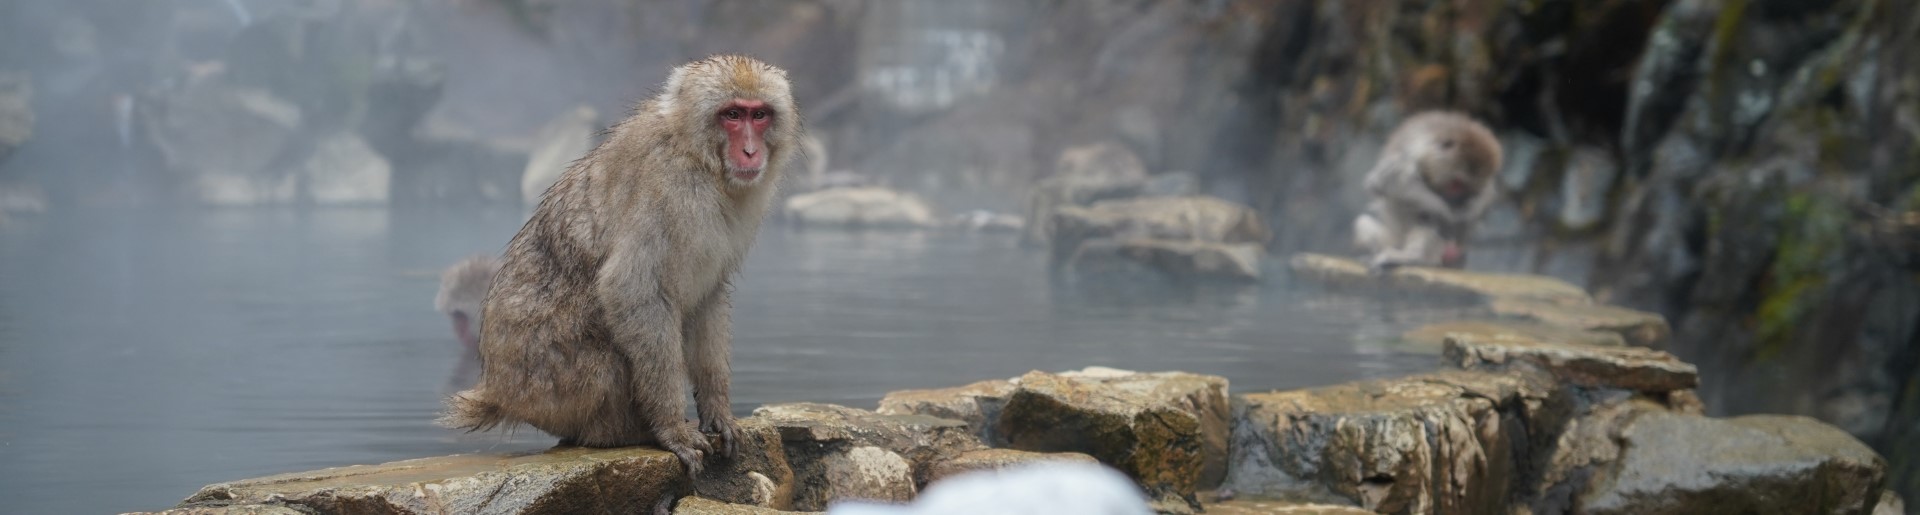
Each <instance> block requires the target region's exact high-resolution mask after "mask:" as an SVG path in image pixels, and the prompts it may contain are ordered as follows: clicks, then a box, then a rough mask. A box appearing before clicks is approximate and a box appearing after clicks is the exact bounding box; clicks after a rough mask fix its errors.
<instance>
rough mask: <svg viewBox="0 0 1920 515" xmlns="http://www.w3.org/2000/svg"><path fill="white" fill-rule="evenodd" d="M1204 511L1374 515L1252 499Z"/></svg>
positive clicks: (1223, 514) (1213, 513) (1357, 510)
mask: <svg viewBox="0 0 1920 515" xmlns="http://www.w3.org/2000/svg"><path fill="white" fill-rule="evenodd" d="M1206 510H1207V511H1206V513H1207V515H1375V514H1374V512H1371V511H1367V510H1363V509H1360V508H1359V507H1355V506H1341V505H1336V504H1315V503H1295V502H1286V501H1264V500H1252V499H1248V500H1241V499H1236V500H1232V501H1225V502H1218V503H1211V504H1207V505H1206Z"/></svg>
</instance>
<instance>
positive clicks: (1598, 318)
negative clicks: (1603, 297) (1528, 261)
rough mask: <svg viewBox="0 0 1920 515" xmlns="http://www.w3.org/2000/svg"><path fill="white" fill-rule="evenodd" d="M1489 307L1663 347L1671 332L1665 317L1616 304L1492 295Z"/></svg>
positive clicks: (1650, 345)
mask: <svg viewBox="0 0 1920 515" xmlns="http://www.w3.org/2000/svg"><path fill="white" fill-rule="evenodd" d="M1490 307H1492V308H1493V312H1494V314H1496V315H1500V316H1506V317H1515V318H1521V319H1526V320H1532V321H1535V322H1539V323H1542V324H1547V325H1554V326H1560V327H1566V328H1570V329H1579V330H1584V331H1608V332H1615V333H1620V336H1621V337H1623V338H1626V340H1627V343H1629V344H1633V345H1639V346H1642V347H1652V348H1656V349H1658V348H1664V347H1665V345H1666V342H1667V336H1668V335H1669V334H1671V333H1672V332H1673V330H1672V329H1671V328H1669V327H1668V326H1667V319H1666V318H1665V317H1662V316H1660V315H1658V314H1654V313H1648V312H1645V311H1639V310H1633V309H1627V308H1622V307H1617V306H1604V305H1584V306H1581V305H1572V306H1570V305H1560V304H1548V303H1544V302H1531V301H1526V300H1520V299H1512V298H1502V299H1495V300H1494V301H1493V302H1492V303H1491V304H1490Z"/></svg>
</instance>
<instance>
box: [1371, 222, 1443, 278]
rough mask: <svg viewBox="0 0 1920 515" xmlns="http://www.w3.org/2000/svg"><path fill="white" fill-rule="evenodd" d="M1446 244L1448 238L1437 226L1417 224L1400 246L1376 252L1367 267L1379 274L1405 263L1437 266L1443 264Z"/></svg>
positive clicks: (1408, 232) (1409, 230) (1408, 231)
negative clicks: (1442, 259)
mask: <svg viewBox="0 0 1920 515" xmlns="http://www.w3.org/2000/svg"><path fill="white" fill-rule="evenodd" d="M1446 246H1447V241H1446V238H1445V237H1443V236H1442V235H1441V234H1440V231H1439V230H1438V229H1437V228H1435V227H1431V226H1424V225H1423V226H1415V227H1412V228H1410V229H1408V230H1407V234H1406V236H1405V237H1404V238H1402V240H1401V242H1400V246H1399V247H1394V248H1389V249H1384V250H1381V251H1379V252H1377V253H1375V254H1374V255H1373V259H1372V260H1371V261H1368V262H1367V268H1368V270H1369V271H1371V272H1373V273H1376V274H1379V273H1386V272H1387V271H1388V270H1392V269H1393V268H1395V267H1399V266H1404V265H1411V266H1437V265H1440V264H1441V263H1440V261H1441V257H1442V254H1443V253H1444V251H1445V250H1446Z"/></svg>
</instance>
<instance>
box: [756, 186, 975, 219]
mask: <svg viewBox="0 0 1920 515" xmlns="http://www.w3.org/2000/svg"><path fill="white" fill-rule="evenodd" d="M784 209H785V210H786V211H785V213H786V216H787V218H788V219H789V220H793V221H794V222H795V223H798V224H800V225H803V226H810V227H841V228H878V229H919V228H929V227H935V226H937V225H938V221H936V220H935V219H934V217H933V208H932V207H929V206H928V205H927V202H926V201H924V200H921V199H920V197H918V196H915V195H913V194H910V193H905V192H900V191H894V190H890V189H886V188H881V187H877V186H867V187H857V188H832V189H824V190H819V191H810V192H806V193H801V194H798V195H794V196H792V197H788V198H787V203H786V205H785V206H784Z"/></svg>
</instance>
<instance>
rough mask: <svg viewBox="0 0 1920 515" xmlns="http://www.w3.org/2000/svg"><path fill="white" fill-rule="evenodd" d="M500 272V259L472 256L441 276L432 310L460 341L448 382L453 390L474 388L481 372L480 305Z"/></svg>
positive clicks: (455, 264)
mask: <svg viewBox="0 0 1920 515" xmlns="http://www.w3.org/2000/svg"><path fill="white" fill-rule="evenodd" d="M498 271H500V259H499V258H495V257H493V256H488V255H475V256H471V257H468V258H466V259H463V260H461V261H460V262H459V263H454V264H453V266H449V267H447V269H446V271H444V272H441V273H440V294H439V295H436V296H434V298H433V307H434V309H438V310H440V312H441V313H443V314H446V315H447V319H448V320H449V321H452V322H453V335H454V337H455V338H457V339H459V340H460V346H461V349H462V352H461V353H460V364H459V366H458V367H457V368H455V369H454V371H453V377H452V378H451V379H449V380H448V381H447V382H448V384H449V385H451V388H452V389H454V390H460V389H465V388H468V387H471V386H473V383H474V382H475V381H476V380H478V376H479V372H480V366H479V365H480V304H481V303H482V302H484V301H486V300H487V288H488V287H490V286H493V274H494V273H495V272H498Z"/></svg>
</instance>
